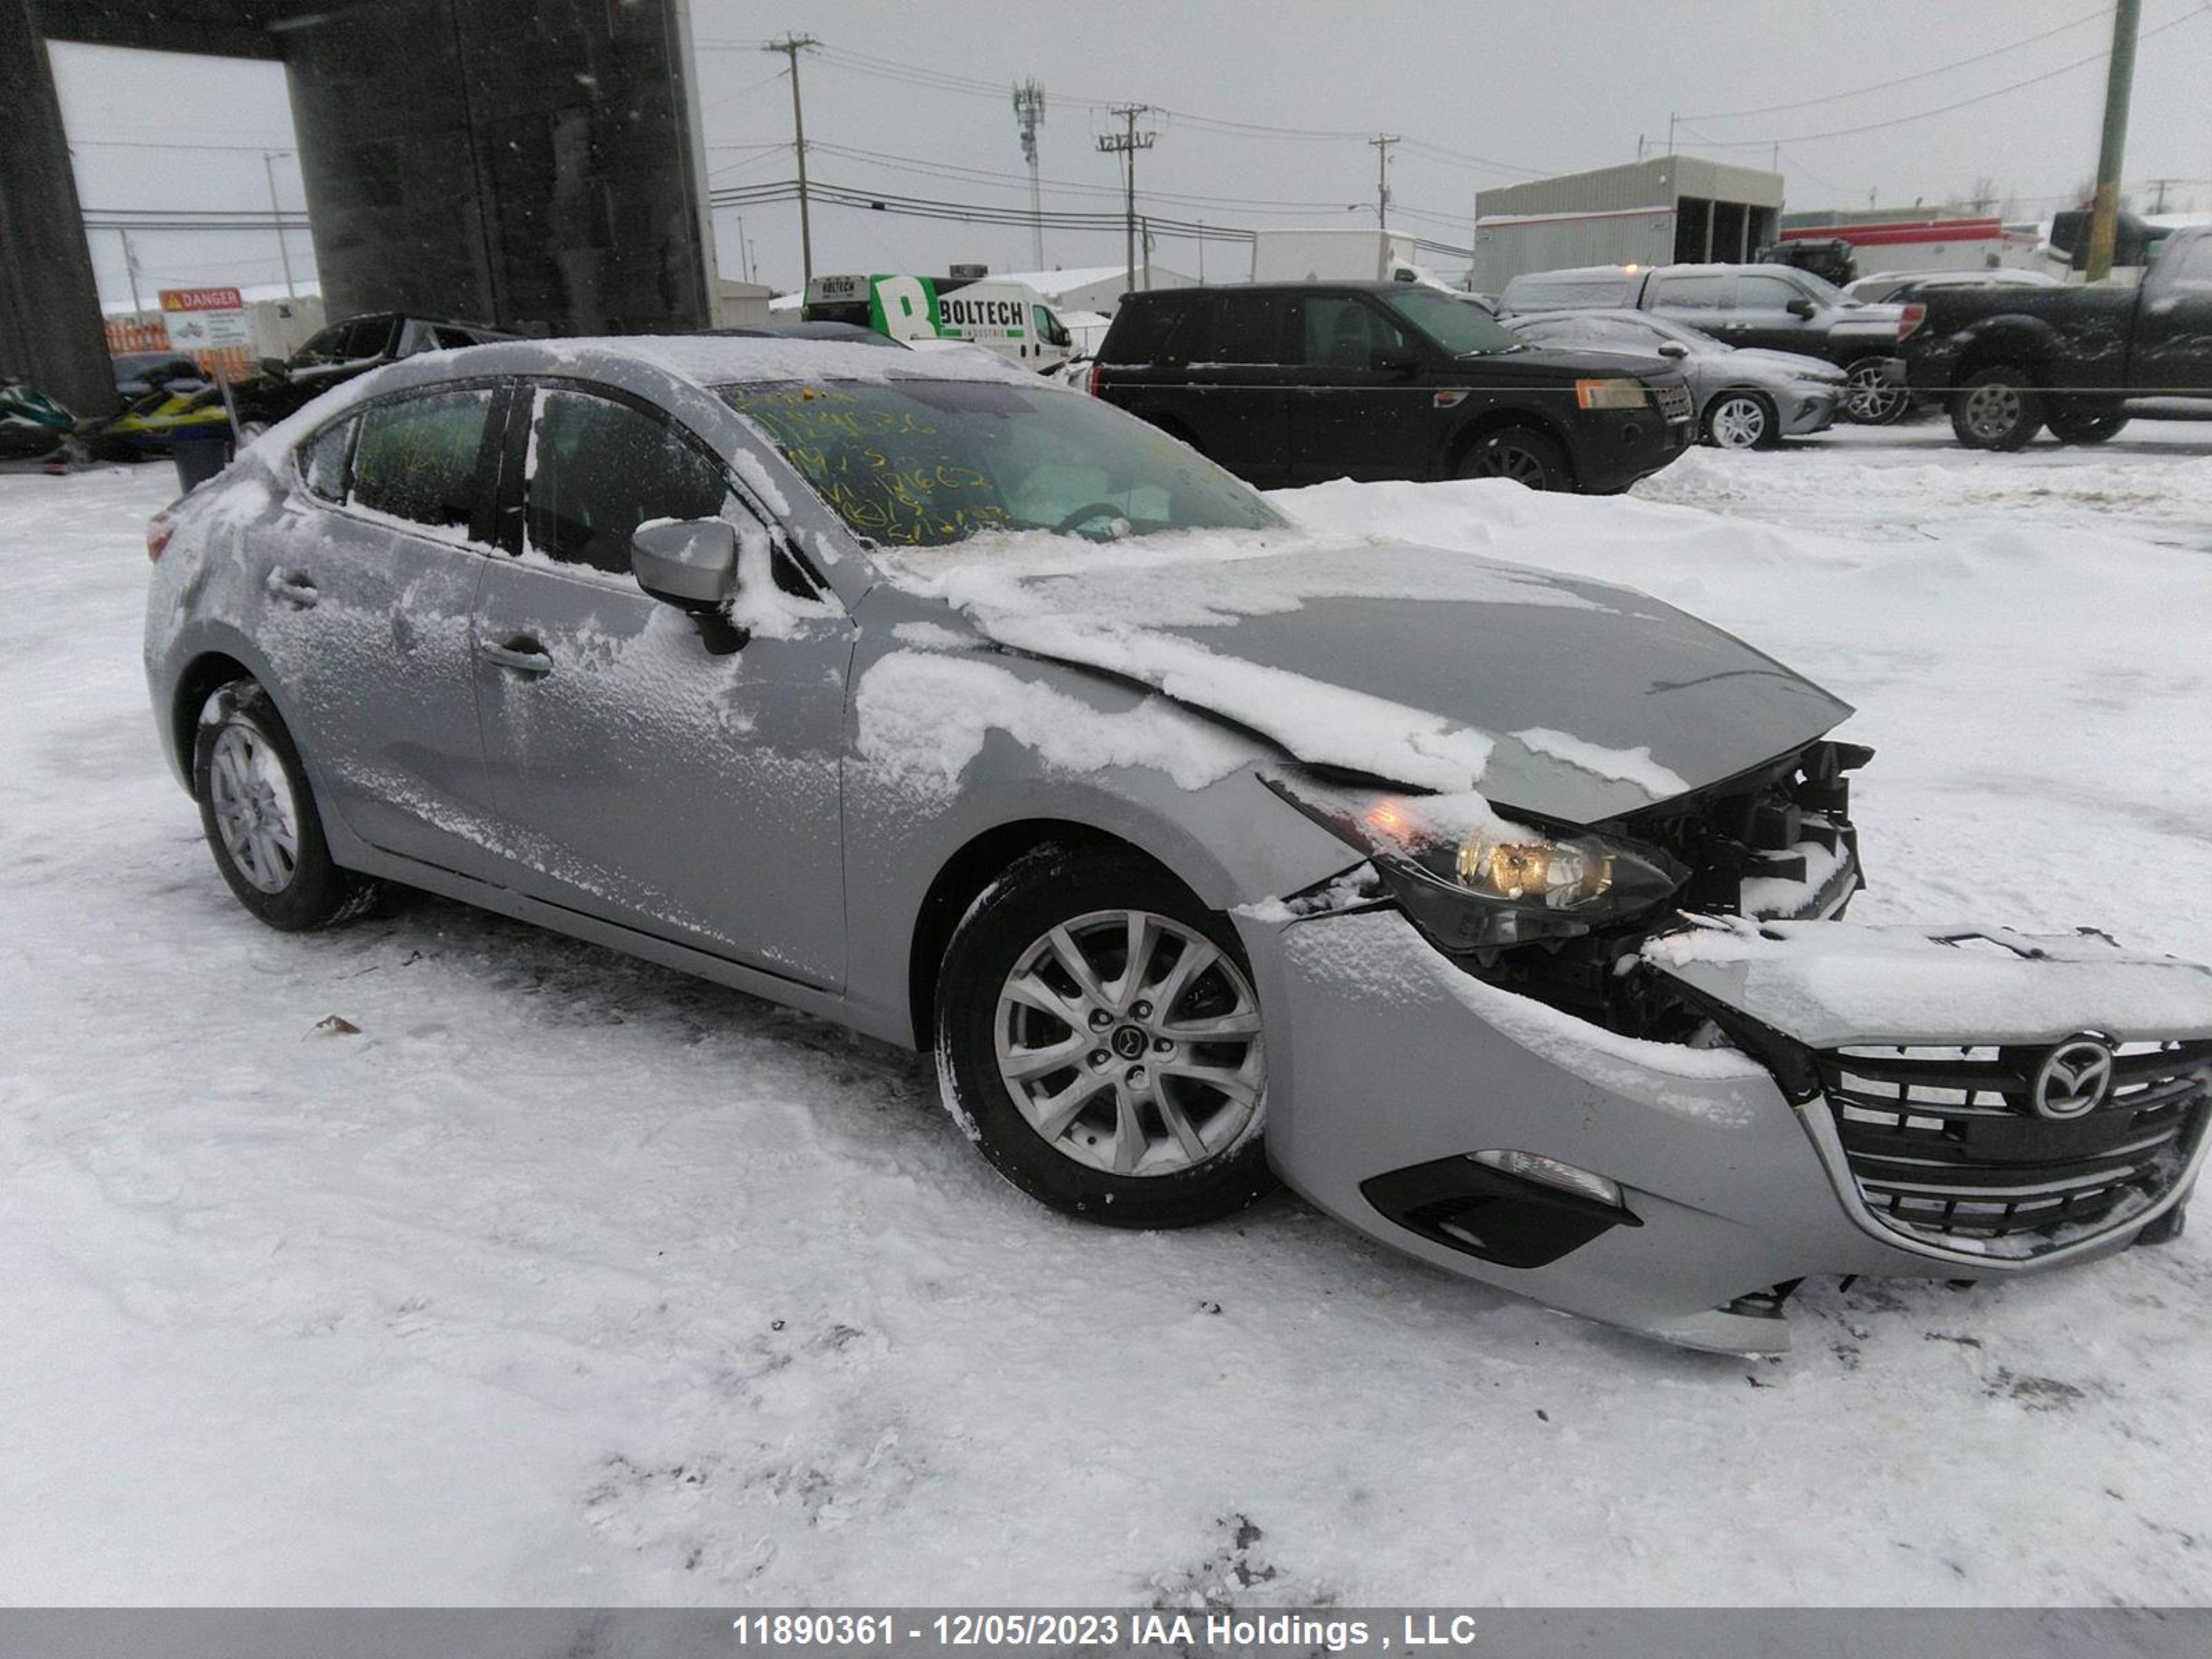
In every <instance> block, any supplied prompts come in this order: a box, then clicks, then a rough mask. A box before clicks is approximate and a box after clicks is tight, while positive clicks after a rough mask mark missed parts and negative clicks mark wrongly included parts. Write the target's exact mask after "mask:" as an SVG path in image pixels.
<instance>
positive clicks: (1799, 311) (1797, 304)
mask: <svg viewBox="0 0 2212 1659" xmlns="http://www.w3.org/2000/svg"><path fill="white" fill-rule="evenodd" d="M1784 310H1786V311H1787V312H1789V313H1790V315H1791V316H1792V317H1810V316H1811V315H1812V314H1813V302H1812V301H1810V300H1807V299H1802V298H1800V299H1796V300H1792V301H1790V303H1789V304H1788V305H1787V306H1785V307H1784Z"/></svg>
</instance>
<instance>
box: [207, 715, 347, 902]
mask: <svg viewBox="0 0 2212 1659" xmlns="http://www.w3.org/2000/svg"><path fill="white" fill-rule="evenodd" d="M233 731H235V732H237V733H239V734H240V738H241V739H242V740H243V742H244V744H246V745H248V746H249V752H251V753H252V754H253V755H254V756H255V757H265V758H266V761H267V763H272V764H273V765H275V766H276V768H277V769H280V770H281V773H282V781H283V783H284V785H286V786H287V787H289V791H290V799H289V802H287V803H285V810H286V811H287V812H288V813H289V818H290V829H291V839H292V842H293V850H292V852H291V854H290V855H289V858H287V857H284V856H283V855H282V854H271V853H270V852H269V851H268V848H269V847H270V842H266V841H262V842H258V848H259V849H260V850H258V851H257V850H255V849H254V848H253V847H248V848H246V850H244V851H234V850H233V848H232V847H231V845H230V842H229V840H228V838H227V837H226V835H225V833H224V829H223V828H222V825H221V824H220V823H218V822H217V817H218V805H217V796H218V791H219V786H218V782H217V780H216V767H217V765H218V749H219V747H221V746H222V745H223V744H224V738H225V733H226V732H233ZM194 732H195V736H194V738H193V742H192V793H193V794H194V795H195V796H197V798H198V800H199V804H200V828H201V829H202V831H203V832H204V834H205V835H206V836H207V842H208V848H209V849H210V851H211V852H212V853H213V854H215V864H216V869H218V870H220V871H221V872H222V878H223V880H224V881H225V882H226V883H228V884H229V887H230V890H231V892H232V893H233V894H234V895H235V896H236V897H237V899H238V902H240V904H242V905H244V906H245V907H246V909H247V910H248V911H250V912H251V913H252V915H253V916H254V917H255V918H256V919H257V920H258V921H264V922H266V923H267V924H268V925H269V926H270V927H275V928H277V929H279V930H281V931H283V932H284V933H311V932H313V931H314V930H315V929H317V928H320V927H335V926H337V924H338V923H339V922H342V921H351V920H352V919H353V918H354V917H356V916H357V915H361V914H362V912H363V911H365V910H367V909H368V908H369V907H370V906H371V905H372V904H374V902H375V901H376V895H377V884H375V883H374V882H373V881H371V880H369V879H368V878H367V877H365V876H358V875H356V874H355V873H354V872H351V871H349V870H341V869H340V868H338V866H337V865H336V864H334V863H332V862H331V849H330V844H329V843H328V842H326V841H325V839H324V836H323V822H322V816H321V813H320V811H319V810H318V809H317V807H316V805H315V796H314V791H313V788H312V787H310V786H309V784H308V782H307V768H306V767H304V766H302V765H301V763H300V750H299V749H298V746H297V745H295V744H294V743H293V741H292V734H291V733H290V732H288V731H287V730H285V728H284V722H283V720H282V719H280V718H279V717H278V715H277V713H276V705H275V704H274V703H272V702H270V699H269V694H268V693H267V692H266V691H264V690H262V689H261V688H260V687H259V686H258V685H257V684H254V683H253V682H252V680H233V681H231V682H230V684H228V685H225V686H222V687H221V688H219V689H218V690H216V692H215V693H214V694H213V695H212V696H210V697H209V698H208V700H207V702H206V704H205V705H204V707H203V709H202V712H201V714H200V717H199V721H198V724H197V726H195V727H194ZM223 763H224V764H225V766H226V769H228V764H229V763H228V761H227V760H226V761H224V762H223ZM264 783H265V784H266V787H267V788H268V790H269V793H270V798H271V799H272V800H273V799H275V797H276V791H275V787H274V784H275V781H274V780H266V779H265V778H264ZM221 788H222V791H223V792H224V793H226V795H227V798H228V799H236V797H237V792H236V791H235V790H234V788H233V787H232V786H231V785H230V784H229V783H227V782H226V783H225V784H223V785H222V786H221ZM264 859H265V860H266V862H265V863H264V862H263V860H264ZM271 883H273V884H274V885H273V886H272V885H271Z"/></svg>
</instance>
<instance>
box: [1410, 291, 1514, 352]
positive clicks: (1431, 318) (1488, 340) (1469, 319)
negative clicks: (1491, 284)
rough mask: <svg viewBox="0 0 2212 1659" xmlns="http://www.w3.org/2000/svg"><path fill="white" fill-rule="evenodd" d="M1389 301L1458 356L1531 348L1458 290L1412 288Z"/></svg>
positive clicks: (1423, 331) (1429, 335)
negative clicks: (1448, 292) (1443, 292)
mask: <svg viewBox="0 0 2212 1659" xmlns="http://www.w3.org/2000/svg"><path fill="white" fill-rule="evenodd" d="M1387 303H1388V304H1389V307H1390V309H1391V310H1393V311H1395V312H1396V313H1398V314H1399V315H1400V316H1401V317H1403V318H1404V319H1406V320H1407V322H1409V323H1411V324H1412V325H1413V326H1414V327H1415V328H1418V329H1419V330H1420V331H1421V332H1422V333H1424V334H1425V335H1427V336H1428V337H1430V338H1431V340H1434V341H1435V342H1436V343H1437V344H1438V345H1440V346H1442V347H1443V349H1445V350H1446V351H1449V352H1450V353H1451V355H1452V356H1455V357H1468V356H1476V355H1478V354H1480V355H1483V356H1487V355H1489V354H1490V353H1492V352H1498V351H1525V350H1526V349H1528V347H1527V346H1526V344H1525V343H1523V342H1522V338H1521V337H1520V336H1519V335H1517V334H1516V333H1515V332H1514V331H1512V330H1511V329H1510V328H1508V327H1506V326H1505V325H1504V324H1503V323H1501V322H1499V321H1498V319H1496V318H1495V317H1493V316H1492V315H1491V314H1490V313H1488V312H1487V311H1486V310H1484V309H1483V308H1482V307H1480V306H1479V305H1477V304H1476V303H1475V302H1474V301H1472V300H1468V299H1462V297H1460V296H1459V295H1456V294H1441V293H1438V292H1437V290H1436V289H1431V288H1409V289H1404V290H1402V291H1400V292H1394V293H1392V294H1390V295H1388V296H1387Z"/></svg>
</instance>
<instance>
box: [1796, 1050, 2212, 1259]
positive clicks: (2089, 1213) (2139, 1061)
mask: <svg viewBox="0 0 2212 1659" xmlns="http://www.w3.org/2000/svg"><path fill="white" fill-rule="evenodd" d="M2118 1052H2119V1058H2118V1062H2117V1063H2116V1065H2115V1066H2114V1067H2113V1088H2112V1097H2111V1098H2110V1099H2109V1100H2108V1101H2107V1102H2106V1104H2104V1105H2103V1106H2101V1107H2100V1108H2099V1109H2097V1110H2095V1111H2093V1112H2091V1113H2089V1114H2088V1115H2086V1116H2083V1117H2079V1118H2073V1119H2068V1120H2063V1121H2058V1120H2052V1119H2046V1118H2042V1117H2039V1116H2037V1115H2035V1114H2034V1112H2033V1110H2032V1109H2030V1107H2029V1104H2028V1101H2029V1093H2030V1088H2031V1083H2032V1079H2033V1075H2034V1073H2035V1069H2036V1066H2038V1064H2039V1062H2040V1061H2041V1060H2042V1058H2043V1055H2044V1054H2045V1050H2043V1049H2040V1048H2029V1049H2015V1048H1968V1049H1959V1048H1839V1049H1836V1050H1833V1051H1831V1052H1829V1053H1826V1054H1822V1055H1820V1080H1821V1085H1822V1087H1823V1088H1824V1089H1825V1090H1826V1094H1827V1099H1828V1105H1829V1109H1830V1110H1831V1111H1832V1113H1833V1114H1834V1117H1835V1124H1836V1133H1837V1137H1838V1140H1839V1141H1840V1142H1841V1144H1842V1146H1843V1151H1844V1158H1845V1159H1846V1160H1847V1161H1848V1163H1849V1164H1850V1174H1851V1178H1852V1179H1853V1181H1855V1182H1857V1187H1858V1193H1859V1197H1860V1198H1861V1200H1863V1202H1864V1203H1865V1206H1866V1207H1867V1209H1868V1210H1869V1212H1871V1213H1872V1214H1873V1215H1874V1216H1875V1218H1876V1219H1877V1220H1879V1221H1880V1222H1881V1223H1882V1224H1884V1225H1887V1226H1889V1227H1892V1228H1893V1229H1895V1230H1896V1231H1899V1232H1901V1233H1905V1234H1906V1235H1908V1236H1911V1237H1917V1238H1920V1239H1923V1240H1924V1241H1926V1242H1927V1243H1933V1244H1939V1245H1942V1246H1944V1247H1946V1248H1948V1249H1954V1250H1958V1251H1960V1252H1962V1253H1966V1254H1970V1255H1984V1256H1996V1257H2000V1258H2004V1259H2008V1260H2015V1261H2018V1260H2026V1259H2028V1258H2031V1257H2033V1256H2038V1255H2043V1254H2044V1253H2045V1252H2046V1251H2050V1250H2054V1249H2058V1248H2060V1247H2061V1246H2063V1245H2067V1244H2072V1243H2079V1242H2081V1240H2083V1239H2085V1238H2091V1237H2095V1236H2097V1235H2098V1234H2100V1233H2103V1232H2109V1231H2112V1229H2114V1228H2116V1227H2120V1226H2124V1225H2126V1224H2127V1223H2128V1222H2129V1221H2130V1220H2132V1219H2134V1218H2136V1217H2137V1216H2139V1215H2141V1214H2142V1212H2144V1211H2145V1210H2147V1209H2148V1208H2149V1207H2150V1206H2153V1205H2154V1204H2155V1203H2157V1202H2158V1200H2160V1199H2161V1198H2163V1197H2165V1196H2166V1194H2167V1193H2168V1192H2170V1191H2171V1190H2172V1187H2173V1184H2174V1182H2176V1181H2178V1180H2179V1179H2180V1177H2181V1176H2182V1173H2183V1171H2184V1170H2186V1169H2187V1168H2188V1166H2189V1163H2190V1160H2191V1157H2192V1155H2193V1154H2194V1153H2195V1152H2196V1149H2197V1142H2198V1140H2199V1139H2201V1138H2202V1137H2203V1133H2204V1127H2205V1121H2206V1117H2207V1115H2208V1106H2207V1102H2208V1099H2212V1042H2193V1043H2150V1042H2139V1043H2132V1044H2128V1045H2125V1046H2124V1047H2122V1048H2120V1050H2119V1051H2118Z"/></svg>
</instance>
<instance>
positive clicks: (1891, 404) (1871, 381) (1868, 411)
mask: <svg viewBox="0 0 2212 1659" xmlns="http://www.w3.org/2000/svg"><path fill="white" fill-rule="evenodd" d="M1911 401H1912V394H1911V392H1908V391H1906V390H1905V387H1904V386H1901V385H1899V383H1898V382H1897V381H1895V380H1892V379H1891V378H1890V363H1889V359H1887V357H1862V358H1860V359H1859V360H1858V362H1855V363H1853V364H1852V365H1851V366H1850V368H1847V369H1845V370H1844V419H1845V420H1847V421H1850V422H1855V423H1856V424H1857V425H1859V426H1887V425H1889V424H1890V423H1891V422H1893V421H1898V420H1902V419H1903V418H1904V416H1905V409H1906V407H1907V406H1908V405H1909V404H1911Z"/></svg>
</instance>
